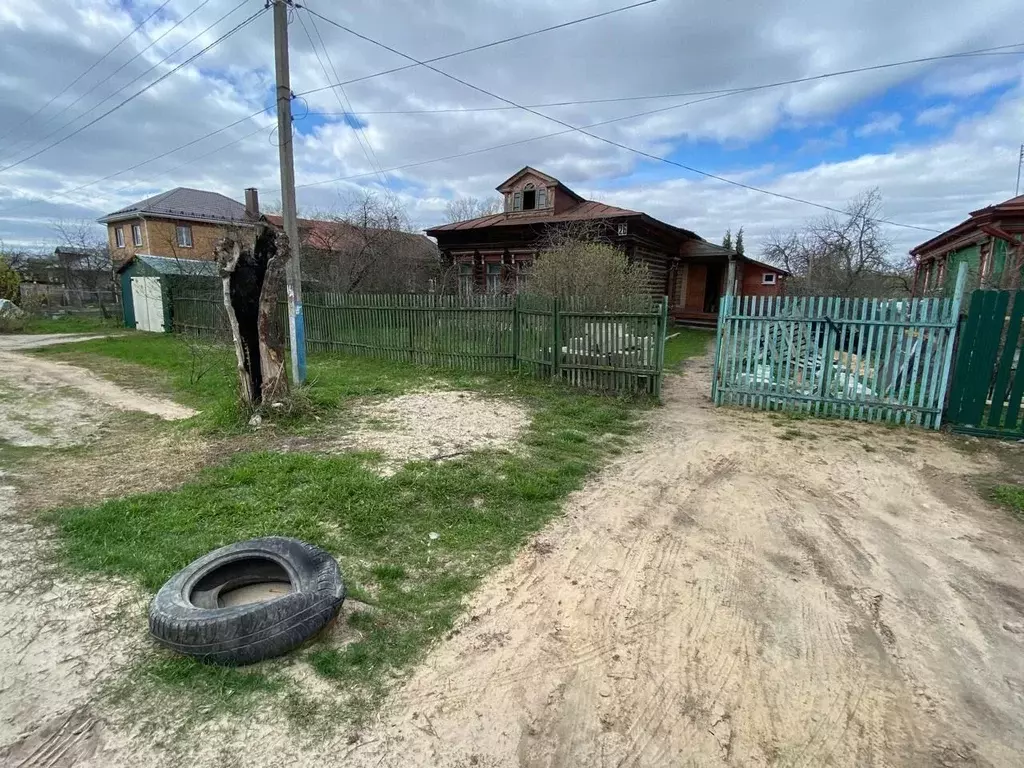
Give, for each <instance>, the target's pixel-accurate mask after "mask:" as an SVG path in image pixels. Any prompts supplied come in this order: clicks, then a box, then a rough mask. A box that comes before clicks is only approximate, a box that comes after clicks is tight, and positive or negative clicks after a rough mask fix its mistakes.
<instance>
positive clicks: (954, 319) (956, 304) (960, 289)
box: [935, 261, 967, 429]
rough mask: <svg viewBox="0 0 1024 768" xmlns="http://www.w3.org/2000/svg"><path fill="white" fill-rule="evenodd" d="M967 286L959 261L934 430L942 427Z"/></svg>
mask: <svg viewBox="0 0 1024 768" xmlns="http://www.w3.org/2000/svg"><path fill="white" fill-rule="evenodd" d="M966 285H967V262H966V261H961V262H960V267H959V268H958V269H957V273H956V287H955V288H954V289H953V303H952V306H951V307H950V310H949V313H950V317H949V322H950V327H949V338H948V339H946V353H945V355H944V356H943V361H942V374H941V375H942V384H941V385H940V386H939V401H938V403H936V405H938V406H939V413H938V415H936V417H935V429H938V428H939V427H941V426H942V414H943V412H944V411H945V408H946V390H947V389H948V387H949V379H950V375H951V373H952V371H951V370H950V366H951V365H952V363H953V347H954V346H955V344H956V332H957V330H958V329H959V328H960V304H961V302H962V301H963V298H964V288H965V287H966Z"/></svg>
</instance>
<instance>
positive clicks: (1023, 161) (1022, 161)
mask: <svg viewBox="0 0 1024 768" xmlns="http://www.w3.org/2000/svg"><path fill="white" fill-rule="evenodd" d="M1022 165H1024V144H1021V145H1020V157H1019V158H1018V159H1017V186H1016V187H1014V188H1013V196H1014V197H1017V195H1019V194H1020V167H1021V166H1022Z"/></svg>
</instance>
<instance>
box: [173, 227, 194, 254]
mask: <svg viewBox="0 0 1024 768" xmlns="http://www.w3.org/2000/svg"><path fill="white" fill-rule="evenodd" d="M175 231H176V232H177V234H178V247H179V248H191V247H192V227H190V226H188V225H187V224H179V225H178V226H177V227H175Z"/></svg>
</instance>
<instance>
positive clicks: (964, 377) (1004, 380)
mask: <svg viewBox="0 0 1024 768" xmlns="http://www.w3.org/2000/svg"><path fill="white" fill-rule="evenodd" d="M1022 320H1024V291H1016V292H1011V291H982V290H979V291H974V293H973V294H971V308H970V311H969V312H968V315H967V322H966V324H965V325H964V329H963V333H962V334H961V336H960V351H959V353H958V354H957V359H956V368H955V369H954V371H953V383H952V386H951V388H950V395H949V407H948V410H947V412H946V420H947V422H948V423H949V424H950V427H951V429H952V430H953V431H954V432H964V433H967V434H973V435H987V436H993V437H1014V438H1020V437H1022V436H1024V418H1021V416H1022V414H1021V398H1022V397H1024V374H1022V373H1021V372H1020V368H1019V367H1018V366H1019V360H1020V355H1021V349H1020V345H1021V342H1022V341H1024V334H1021V321H1022Z"/></svg>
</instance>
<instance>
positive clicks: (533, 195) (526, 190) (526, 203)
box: [523, 184, 537, 211]
mask: <svg viewBox="0 0 1024 768" xmlns="http://www.w3.org/2000/svg"><path fill="white" fill-rule="evenodd" d="M536 207H537V191H536V190H535V189H534V188H533V184H527V185H526V186H525V187H523V210H524V211H532V210H533V209H534V208H536Z"/></svg>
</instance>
